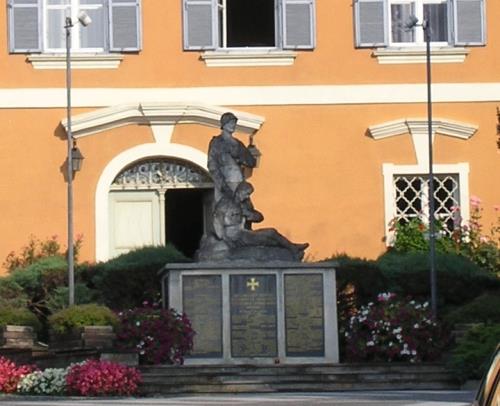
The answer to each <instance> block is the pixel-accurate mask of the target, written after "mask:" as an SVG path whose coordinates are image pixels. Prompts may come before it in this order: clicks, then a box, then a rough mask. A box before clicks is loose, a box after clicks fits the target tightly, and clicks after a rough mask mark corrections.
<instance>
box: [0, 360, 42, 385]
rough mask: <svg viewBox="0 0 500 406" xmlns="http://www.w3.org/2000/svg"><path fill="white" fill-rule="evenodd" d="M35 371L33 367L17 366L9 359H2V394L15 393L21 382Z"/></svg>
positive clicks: (0, 365)
mask: <svg viewBox="0 0 500 406" xmlns="http://www.w3.org/2000/svg"><path fill="white" fill-rule="evenodd" d="M33 370H34V367H33V366H31V365H16V364H15V363H14V362H12V361H10V360H8V359H7V358H4V357H0V393H13V392H15V391H16V389H17V384H18V383H19V381H20V380H21V379H22V378H23V377H24V376H25V375H27V374H29V373H31V372H32V371H33Z"/></svg>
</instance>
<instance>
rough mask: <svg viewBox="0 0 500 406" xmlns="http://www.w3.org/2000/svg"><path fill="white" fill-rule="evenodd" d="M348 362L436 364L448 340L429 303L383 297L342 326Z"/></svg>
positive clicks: (393, 296) (386, 295)
mask: <svg viewBox="0 0 500 406" xmlns="http://www.w3.org/2000/svg"><path fill="white" fill-rule="evenodd" d="M340 332H341V339H342V340H343V344H344V345H343V347H342V348H343V349H344V353H345V358H346V360H347V361H384V362H392V361H410V362H421V361H434V360H436V359H437V358H439V356H440V354H441V350H442V349H443V347H444V345H445V343H446V342H447V340H446V339H445V337H444V335H443V332H442V329H441V327H440V325H439V324H438V323H437V322H436V321H434V320H433V319H432V315H431V312H430V309H429V306H428V303H427V302H426V303H423V304H420V303H416V302H415V301H413V300H412V301H407V300H406V301H403V300H398V299H397V297H396V295H395V294H393V293H383V294H380V295H379V296H378V298H377V301H376V302H375V303H373V302H370V303H368V304H367V305H366V306H362V307H361V308H360V309H359V311H358V312H357V313H356V314H355V315H354V316H352V317H351V319H350V320H349V323H348V325H346V326H341V329H340Z"/></svg>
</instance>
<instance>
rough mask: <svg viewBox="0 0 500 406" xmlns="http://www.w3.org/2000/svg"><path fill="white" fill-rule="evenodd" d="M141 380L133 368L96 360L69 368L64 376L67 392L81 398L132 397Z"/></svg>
mask: <svg viewBox="0 0 500 406" xmlns="http://www.w3.org/2000/svg"><path fill="white" fill-rule="evenodd" d="M141 380H142V378H141V375H140V373H139V371H137V369H135V368H132V367H128V366H126V365H121V364H117V363H115V362H109V361H97V360H89V361H86V362H83V363H80V364H74V365H72V366H70V367H69V371H68V374H67V376H66V384H67V389H68V392H70V393H74V394H77V395H83V396H99V395H127V396H128V395H133V394H135V393H136V392H137V389H138V385H139V383H140V382H141Z"/></svg>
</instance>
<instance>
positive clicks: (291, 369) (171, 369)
mask: <svg viewBox="0 0 500 406" xmlns="http://www.w3.org/2000/svg"><path fill="white" fill-rule="evenodd" d="M141 371H142V372H143V373H148V374H163V375H170V376H176V375H181V376H182V375H191V374H193V373H196V374H213V373H217V374H219V375H221V374H238V373H239V374H242V373H247V374H252V373H256V374H277V375H287V374H298V373H299V374H318V373H319V374H324V373H335V374H343V373H346V374H352V373H353V372H356V371H358V372H362V373H381V372H388V371H390V372H395V373H409V372H418V373H430V372H446V368H445V367H444V366H442V365H440V364H424V365H415V364H409V365H407V364H389V365H387V364H384V365H381V364H375V365H371V364H338V365H321V366H318V365H280V366H252V365H231V366H193V365H183V366H172V365H161V366H142V367H141Z"/></svg>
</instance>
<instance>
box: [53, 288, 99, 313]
mask: <svg viewBox="0 0 500 406" xmlns="http://www.w3.org/2000/svg"><path fill="white" fill-rule="evenodd" d="M74 294H75V297H74V299H75V304H77V305H83V304H90V303H95V302H98V301H99V299H100V295H99V292H97V291H96V290H95V289H90V288H89V287H87V285H85V284H83V283H75V292H74ZM68 305H69V288H68V287H67V286H59V287H57V288H55V289H54V290H53V291H52V292H51V293H50V295H48V296H47V300H46V307H47V309H48V310H49V312H50V313H56V312H58V311H60V310H63V309H65V308H66V307H68Z"/></svg>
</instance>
